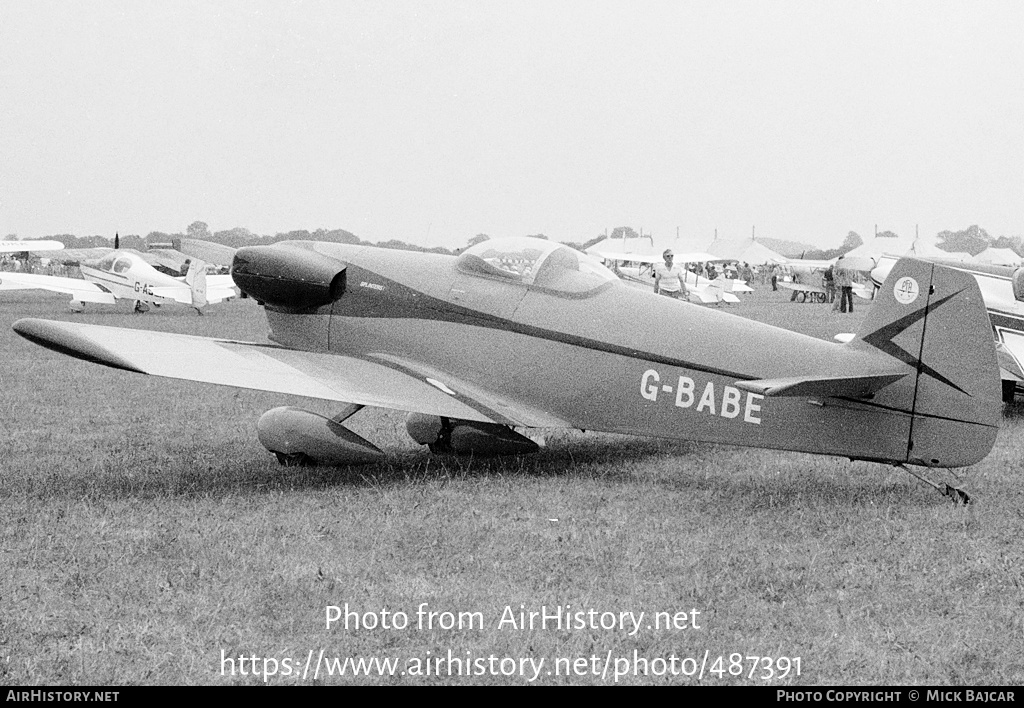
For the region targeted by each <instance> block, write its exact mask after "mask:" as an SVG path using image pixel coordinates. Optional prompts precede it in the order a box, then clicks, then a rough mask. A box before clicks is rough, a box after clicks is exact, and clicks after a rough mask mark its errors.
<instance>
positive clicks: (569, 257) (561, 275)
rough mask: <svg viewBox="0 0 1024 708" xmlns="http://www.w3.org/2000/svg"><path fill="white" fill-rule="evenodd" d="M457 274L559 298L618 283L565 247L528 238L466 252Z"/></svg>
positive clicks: (600, 267) (497, 241)
mask: <svg viewBox="0 0 1024 708" xmlns="http://www.w3.org/2000/svg"><path fill="white" fill-rule="evenodd" d="M458 267H459V270H461V271H462V272H464V273H471V274H473V275H480V276H484V277H487V278H494V279H496V280H503V281H506V282H516V283H521V284H523V285H526V286H529V287H534V288H539V289H543V290H547V291H549V292H553V293H556V294H558V293H563V294H572V295H579V294H587V293H589V292H591V291H593V290H595V289H597V288H600V287H601V286H602V285H605V284H608V283H613V282H618V278H617V277H616V275H615V274H614V273H612V272H611V271H610V270H608V269H607V268H605V267H604V266H603V265H601V264H600V263H598V262H597V261H595V260H593V259H592V258H591V257H590V256H588V255H587V254H585V253H580V252H579V251H576V250H574V249H572V248H569V247H568V246H565V245H563V244H560V243H554V242H552V241H545V240H543V239H538V238H530V237H528V236H521V237H512V238H501V239H494V240H490V241H484V242H482V243H478V244H476V245H475V246H473V247H471V248H468V249H466V250H465V251H464V252H463V253H462V255H461V256H459V261H458Z"/></svg>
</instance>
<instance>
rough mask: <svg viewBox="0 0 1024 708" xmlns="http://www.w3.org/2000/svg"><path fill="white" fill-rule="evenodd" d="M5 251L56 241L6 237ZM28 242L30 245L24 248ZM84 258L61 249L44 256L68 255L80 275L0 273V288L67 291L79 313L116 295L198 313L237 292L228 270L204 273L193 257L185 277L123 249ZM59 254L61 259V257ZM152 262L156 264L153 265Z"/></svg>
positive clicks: (144, 305) (140, 304) (141, 305)
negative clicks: (177, 305) (7, 246)
mask: <svg viewBox="0 0 1024 708" xmlns="http://www.w3.org/2000/svg"><path fill="white" fill-rule="evenodd" d="M6 243H9V244H12V246H11V247H10V250H9V251H8V252H12V251H14V250H16V247H17V246H20V248H18V249H17V250H21V251H24V250H30V251H36V250H44V251H51V250H53V251H56V250H59V249H51V248H42V249H40V248H38V247H37V244H40V243H42V244H47V243H56V244H57V245H58V246H60V248H61V249H63V244H60V242H56V241H55V242H38V241H10V242H6ZM29 244H31V248H30V249H25V246H26V245H29ZM84 255H86V256H88V258H83V257H82V256H83V254H82V253H79V252H74V253H72V252H70V251H67V250H62V251H60V253H59V254H54V255H51V256H49V257H50V258H52V259H58V260H73V261H75V262H78V263H79V269H80V271H81V273H82V278H67V277H61V276H54V275H43V274H37V273H21V272H17V271H15V272H0V291H3V290H47V291H50V292H58V293H64V294H66V295H70V296H71V301H70V303H69V305H70V307H71V309H72V310H73V311H75V312H81V311H82V310H83V309H84V308H85V303H99V304H105V305H112V304H114V303H115V302H116V301H117V300H130V301H132V302H134V303H135V311H137V312H144V311H145V310H147V309H149V305H162V304H165V303H181V304H185V305H190V306H192V307H194V308H195V309H196V310H197V311H198V312H200V313H201V312H202V309H203V308H204V307H205V306H206V305H207V304H212V303H218V302H222V301H224V300H228V299H230V298H233V297H235V296H236V295H237V292H236V290H235V287H234V283H233V282H232V281H231V276H229V275H208V274H207V272H206V264H205V263H204V262H203V261H201V260H198V259H192V261H191V262H190V263H189V267H188V272H187V273H186V275H185V276H184V277H176V276H173V275H169V274H168V273H167V272H166V270H167V269H166V268H164V269H163V270H158V269H157V267H158V266H159V258H156V259H155V261H154V256H152V255H149V254H143V253H140V252H139V251H135V250H133V249H128V248H106V249H88V253H87V254H84ZM62 256H63V258H62ZM147 256H148V257H147ZM151 261H154V262H156V263H157V266H154V265H153V264H152V263H151Z"/></svg>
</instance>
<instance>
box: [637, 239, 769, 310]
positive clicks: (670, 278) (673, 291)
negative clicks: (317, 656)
mask: <svg viewBox="0 0 1024 708" xmlns="http://www.w3.org/2000/svg"><path fill="white" fill-rule="evenodd" d="M661 257H662V258H663V259H664V261H663V262H662V263H656V264H655V265H654V292H655V293H660V294H661V295H667V296H668V297H674V298H686V297H687V296H688V295H689V291H688V290H687V288H686V272H687V270H688V271H689V272H691V273H693V274H694V275H697V276H698V277H700V276H704V277H705V278H707V279H708V280H715V279H716V278H718V276H719V275H720V273H719V271H718V268H716V267H715V264H714V263H712V262H710V261H708V262H707V263H705V264H703V265H702V264H700V263H691V264H689V265H688V266H687V268H686V269H684V268H683V266H681V265H679V264H678V263H675V262H674V261H675V254H674V253H673V252H672V249H671V248H668V249H665V252H664V253H662V254H661ZM721 274H722V275H723V276H724V277H731V278H736V279H739V280H742V281H744V282H746V281H748V280H749V279H750V278H751V277H753V273H752V271H751V269H750V266H749V265H747V264H746V263H742V264H739V263H738V264H736V265H735V266H733V265H731V264H726V265H723V266H722V272H721Z"/></svg>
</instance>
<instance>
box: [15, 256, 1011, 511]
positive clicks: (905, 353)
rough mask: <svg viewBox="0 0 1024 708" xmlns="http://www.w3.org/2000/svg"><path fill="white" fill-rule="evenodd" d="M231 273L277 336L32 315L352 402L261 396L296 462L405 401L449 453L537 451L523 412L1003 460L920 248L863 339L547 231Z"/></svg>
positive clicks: (39, 325) (86, 334)
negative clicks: (650, 280) (636, 272)
mask: <svg viewBox="0 0 1024 708" xmlns="http://www.w3.org/2000/svg"><path fill="white" fill-rule="evenodd" d="M232 272H233V275H232V277H233V278H234V281H235V283H236V284H237V285H238V287H239V288H240V289H241V290H242V291H243V292H246V293H247V294H248V295H249V296H251V297H252V298H254V299H255V300H257V301H258V302H260V303H261V304H262V305H263V306H264V308H265V310H266V316H267V320H268V323H269V325H270V329H271V334H270V339H271V340H272V341H273V342H274V344H260V343H254V342H238V341H228V340H220V339H211V338H203V337H194V336H187V335H181V334H172V333H167V332H151V331H145V330H134V329H121V328H113V327H103V326H97V325H86V324H82V323H76V322H56V321H48V320H40V319H22V320H18V321H17V322H15V324H14V329H15V331H16V332H17V333H18V334H20V335H21V336H23V337H25V338H27V339H29V340H30V341H32V342H35V343H37V344H40V345H42V346H44V347H49V348H51V349H54V350H56V351H58V352H61V353H64V354H69V355H71V356H74V357H78V358H81V359H85V360H87V361H90V362H94V363H99V364H103V365H105V366H109V367H113V368H116V369H124V370H127V371H133V372H138V373H144V374H151V375H155V376H164V377H170V378H178V379H188V380H194V381H202V382H206V383H213V384H224V385H229V386H237V387H242V388H252V389H260V390H265V391H274V392H278V393H287V394H297V395H302V396H308V397H311V398H320V399H327V400H333V401H338V402H342V403H345V404H348V405H346V407H345V408H344V409H343V410H342V411H341V413H339V414H338V415H337V416H336V417H334V418H333V419H327V418H325V417H322V416H318V415H315V414H313V413H309V412H306V411H302V410H300V409H296V408H291V407H284V408H277V409H274V410H271V411H269V412H268V413H266V414H264V416H263V417H262V418H261V419H260V422H259V425H258V432H259V438H260V441H261V442H262V443H263V445H264V446H265V447H266V448H267V449H269V450H270V451H272V452H273V453H275V454H276V455H277V456H278V459H279V460H280V461H281V462H283V463H288V462H296V461H304V462H308V461H315V462H318V463H323V464H354V463H357V462H364V461H370V460H376V459H379V458H380V457H381V456H382V455H383V453H382V451H381V450H380V449H378V448H377V447H376V446H374V445H373V444H372V443H370V442H369V441H367V440H365V439H363V438H361V437H359V436H357V435H356V434H355V433H354V432H352V431H351V430H349V429H347V428H345V427H344V426H343V425H342V422H343V421H344V420H345V419H346V418H347V417H349V416H350V415H352V414H353V413H355V412H356V411H358V410H359V409H360V408H362V407H363V406H378V407H384V408H394V409H398V410H403V411H408V412H409V416H408V419H407V429H408V431H409V433H410V434H411V435H412V437H413V438H414V439H415V440H416V441H417V442H419V443H421V444H425V445H428V446H429V448H430V449H431V450H432V451H435V452H444V451H452V452H456V453H465V454H477V455H487V454H512V453H523V452H531V451H533V450H536V449H537V445H536V443H535V442H533V441H532V440H530V439H529V438H527V437H526V436H524V435H522V434H521V433H519V432H517V431H516V430H514V428H515V427H525V428H537V427H540V428H547V427H558V428H578V429H584V430H595V431H609V432H616V433H628V434H633V435H644V436H654V437H662V438H676V439H687V440H698V441H711V442H716V443H726V444H734V445H747V446H752V447H765V448H775V449H781V450H795V451H802V452H809V453H817V454H823V455H834V456H842V457H849V458H851V459H858V460H870V461H875V462H882V463H891V464H896V465H900V466H902V465H905V464H906V465H916V466H923V467H937V468H940V467H960V466H964V465H970V464H973V463H975V462H977V461H979V460H981V459H982V458H984V457H985V456H986V455H987V454H988V452H989V451H990V449H991V448H992V445H993V443H994V441H995V437H996V433H997V430H998V424H999V420H1000V413H1001V403H1000V400H999V375H998V367H997V364H996V357H995V351H994V349H993V347H992V346H991V345H990V344H989V343H988V337H989V324H988V320H987V317H986V316H985V310H984V306H983V303H982V301H981V293H980V292H979V290H978V284H977V282H976V281H975V280H974V278H972V277H970V276H969V275H968V274H966V273H961V272H959V271H956V270H950V269H946V268H942V267H939V266H935V265H933V264H930V263H924V262H922V261H918V260H912V259H907V260H904V261H901V262H900V263H899V264H898V265H897V266H896V267H895V268H894V269H893V272H892V274H891V276H890V279H889V280H888V281H887V282H886V284H885V285H884V286H883V287H882V289H881V291H880V293H879V296H878V298H877V299H876V302H875V304H874V306H873V307H872V308H871V310H870V311H869V312H868V313H867V315H866V316H865V319H864V323H863V329H862V330H861V332H860V333H859V334H858V336H857V337H856V338H855V339H853V341H851V342H849V343H848V344H836V343H834V342H828V341H824V340H820V339H815V338H812V337H808V336H805V335H801V334H798V333H795V332H791V331H788V330H783V329H779V328H775V327H771V326H769V325H765V324H761V323H758V322H754V321H750V320H746V319H742V318H740V317H736V316H734V315H730V314H728V313H725V312H722V311H720V310H715V309H707V308H703V307H698V306H696V305H693V304H690V303H687V302H682V301H678V300H673V299H671V298H666V297H661V296H658V295H655V294H654V293H653V292H652V291H642V290H637V289H633V288H629V287H627V286H626V285H624V284H623V283H622V281H620V280H619V279H618V278H617V277H616V276H615V275H614V274H613V273H612V272H611V271H609V270H608V269H607V268H605V267H604V266H602V265H601V264H600V263H598V262H597V261H595V260H592V259H591V258H589V257H588V256H586V255H585V254H581V253H579V252H577V251H574V250H572V249H570V248H568V247H566V246H564V245H561V244H557V243H552V242H550V241H544V240H539V239H530V238H512V239H495V240H490V241H485V242H483V243H480V244H477V245H475V246H473V247H472V248H469V249H467V250H466V251H464V252H463V253H462V254H461V255H459V256H457V257H455V256H443V255H438V254H426V253H412V252H406V251H396V250H389V249H382V248H375V247H372V246H354V245H344V244H335V243H312V242H295V241H293V242H282V243H277V244H274V245H271V246H252V247H246V248H242V249H240V250H239V251H238V252H237V253H236V255H235V259H234V264H233V269H232ZM639 322H646V323H648V324H649V326H647V327H642V328H638V327H637V326H636V325H637V323H639ZM908 471H910V470H909V469H908ZM915 474H916V473H915ZM919 476H922V477H923V475H919ZM926 481H928V483H929V484H932V485H933V486H936V488H940V486H939V485H938V484H936V483H934V482H932V481H930V480H926ZM943 491H945V492H946V493H948V494H950V495H951V496H954V497H956V496H958V492H957V491H956V490H955V489H954V488H952V487H950V486H949V485H945V489H944V490H943Z"/></svg>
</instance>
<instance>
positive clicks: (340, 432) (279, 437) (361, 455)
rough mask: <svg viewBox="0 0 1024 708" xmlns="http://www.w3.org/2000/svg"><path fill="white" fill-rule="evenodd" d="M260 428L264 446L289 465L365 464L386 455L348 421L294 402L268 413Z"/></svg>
mask: <svg viewBox="0 0 1024 708" xmlns="http://www.w3.org/2000/svg"><path fill="white" fill-rule="evenodd" d="M256 431H257V434H258V436H259V440H260V442H261V443H262V444H263V447H265V448H267V449H268V450H270V451H271V452H272V453H274V454H275V455H277V459H278V461H280V462H281V463H282V464H286V465H288V464H316V465H362V464H366V463H369V462H377V461H378V460H380V459H381V458H383V457H384V453H383V452H382V451H381V450H380V449H379V448H378V447H377V446H375V445H374V444H373V443H371V442H369V441H368V440H365V439H363V438H361V437H359V436H358V435H356V434H355V433H353V432H352V431H351V430H349V429H348V428H346V427H345V426H344V425H341V424H340V423H336V422H334V421H333V420H331V419H330V418H325V417H324V416H322V415H317V414H316V413H311V412H309V411H306V410H302V409H301V408H294V407H292V406H281V407H280V408H274V409H272V410H269V411H267V412H266V413H264V414H263V415H262V416H261V417H260V420H259V422H258V423H257V424H256Z"/></svg>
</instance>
